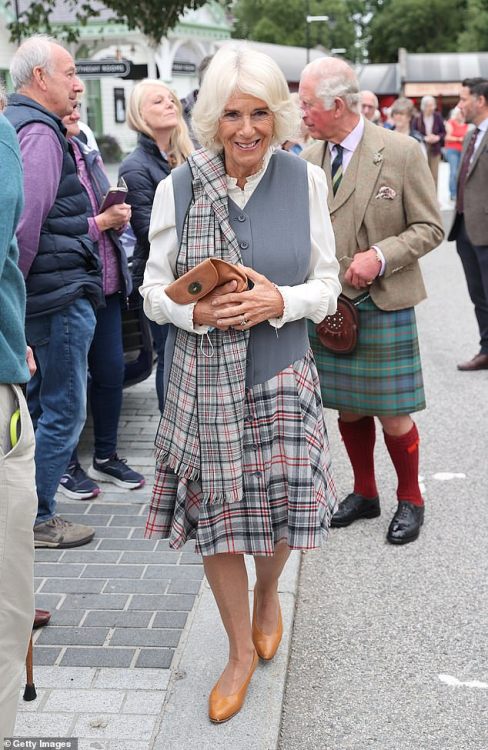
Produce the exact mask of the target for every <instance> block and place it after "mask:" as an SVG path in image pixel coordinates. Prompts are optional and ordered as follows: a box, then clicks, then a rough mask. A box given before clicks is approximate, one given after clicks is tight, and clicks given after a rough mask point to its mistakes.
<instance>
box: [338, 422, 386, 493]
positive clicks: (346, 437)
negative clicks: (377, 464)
mask: <svg viewBox="0 0 488 750" xmlns="http://www.w3.org/2000/svg"><path fill="white" fill-rule="evenodd" d="M338 423H339V431H340V433H341V435H342V439H343V441H344V445H345V446H346V451H347V455H348V456H349V460H350V462H351V466H352V470H353V472H354V492H355V493H356V494H357V495H362V496H363V497H366V498H368V499H370V500H372V499H373V498H375V497H377V496H378V488H377V487H376V479H375V476H374V444H375V440H376V430H375V425H374V417H363V418H362V419H358V420H357V421H356V422H344V421H343V420H342V419H339V420H338Z"/></svg>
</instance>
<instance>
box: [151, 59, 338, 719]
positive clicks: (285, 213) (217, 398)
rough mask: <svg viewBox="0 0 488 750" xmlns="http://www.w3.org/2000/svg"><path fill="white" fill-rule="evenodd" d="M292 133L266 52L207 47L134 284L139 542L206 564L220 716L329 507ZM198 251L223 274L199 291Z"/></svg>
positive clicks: (259, 654) (266, 647)
mask: <svg viewBox="0 0 488 750" xmlns="http://www.w3.org/2000/svg"><path fill="white" fill-rule="evenodd" d="M298 122H299V113H298V110H297V107H296V105H294V104H293V102H292V101H291V99H290V94H289V91H288V86H287V83H286V80H285V78H284V76H283V74H282V72H281V71H280V69H279V68H278V66H277V65H276V63H275V62H274V61H273V60H272V59H271V58H270V57H268V56H267V55H264V54H262V53H260V52H256V51H255V50H252V49H250V48H247V47H234V46H233V45H226V46H224V47H222V48H221V49H220V50H219V51H218V52H217V53H216V54H215V56H214V58H213V59H212V62H211V63H210V65H209V67H208V70H207V72H206V74H205V78H204V80H203V83H202V87H201V89H200V91H199V94H198V100H197V103H196V105H195V108H194V110H193V120H192V124H193V129H194V132H195V135H196V137H197V138H198V141H199V143H201V144H202V148H200V149H198V150H197V151H195V152H194V153H193V154H191V155H190V156H189V157H188V160H187V162H186V163H185V164H184V165H182V166H181V167H178V169H175V171H174V172H173V174H172V175H171V176H170V177H169V179H167V180H165V181H164V182H163V183H162V184H161V185H160V186H159V187H158V190H157V193H156V197H155V200H154V209H153V214H152V220H151V229H150V239H151V252H150V255H149V260H148V263H147V266H146V272H145V274H144V284H143V286H142V288H141V294H142V295H143V297H144V310H145V312H146V314H147V316H148V317H149V318H150V319H152V320H154V321H156V322H158V323H160V324H163V323H171V326H170V333H169V334H168V345H167V349H166V352H167V373H165V380H166V381H167V398H166V402H165V407H164V412H163V416H162V418H161V423H160V427H159V429H158V434H157V437H156V446H157V470H156V479H155V484H154V490H153V495H152V500H151V507H150V511H149V517H148V521H147V527H146V534H147V536H160V537H164V538H169V539H170V547H172V548H173V549H179V548H180V547H181V546H182V545H183V544H184V543H185V541H186V540H188V539H194V540H195V548H196V551H197V552H198V553H200V554H201V555H203V563H204V568H205V574H206V576H207V580H208V582H209V584H210V586H211V589H212V592H213V594H214V596H215V599H216V601H217V605H218V608H219V611H220V615H221V618H222V621H223V625H224V628H225V630H226V633H227V637H228V641H229V654H228V662H227V664H226V666H225V668H224V670H223V672H222V674H221V675H220V677H219V679H218V681H217V683H216V684H215V686H214V688H213V690H212V691H211V693H210V697H209V705H208V712H209V718H210V720H211V721H213V722H216V723H220V722H223V721H227V719H230V718H231V717H232V716H234V715H235V714H236V713H237V712H238V711H239V710H240V709H241V707H242V705H243V703H244V699H245V696H246V691H247V688H248V685H249V683H250V681H251V678H252V675H253V672H254V670H255V669H256V666H257V663H258V661H259V658H261V659H263V660H266V661H269V660H270V659H272V658H273V656H274V655H275V653H276V651H277V649H278V647H279V644H280V641H281V637H282V633H283V622H282V616H281V609H280V602H279V597H278V579H279V576H280V574H281V572H282V570H283V567H284V565H285V563H286V561H287V559H288V556H289V554H290V550H291V549H312V548H316V547H319V546H320V544H321V542H322V539H323V538H324V537H325V536H326V535H327V529H328V526H329V523H330V517H331V513H332V511H333V509H334V507H335V488H334V483H333V481H332V478H331V474H330V461H329V448H328V441H327V433H326V430H325V423H324V415H323V409H322V402H321V398H320V385H319V380H318V376H317V370H316V367H315V362H314V359H313V355H312V353H311V350H310V343H309V340H308V334H307V322H306V319H307V318H310V319H311V320H313V321H315V323H318V322H319V321H321V320H322V319H323V318H324V316H326V315H328V314H331V313H334V312H335V310H336V300H337V296H338V294H339V292H340V284H339V280H338V270H339V266H338V263H337V261H336V258H335V243H334V235H333V232H332V225H331V221H330V217H329V213H328V210H327V182H326V179H325V175H324V172H323V171H322V169H321V168H320V167H317V166H314V165H311V164H307V162H305V161H304V160H303V159H297V158H296V157H295V156H293V155H292V154H289V153H287V152H286V151H284V150H281V149H280V144H282V143H283V142H284V141H286V140H289V139H290V138H291V137H292V136H293V134H294V133H295V132H296V129H297V126H298ZM210 258H212V259H213V261H214V266H215V267H217V268H222V266H224V267H225V268H227V271H229V265H227V266H225V264H222V261H227V262H228V264H232V265H231V266H230V268H231V269H232V274H233V276H234V278H231V279H230V280H227V281H226V280H225V277H222V278H220V280H219V279H217V280H216V287H215V288H213V289H212V290H211V291H210V293H208V294H206V293H205V292H206V291H207V290H208V287H206V286H205V279H204V278H203V277H202V276H200V275H199V274H200V273H201V262H202V261H207V266H208V260H209V259H210ZM219 260H220V263H219ZM241 264H242V265H241ZM204 267H205V266H204ZM188 271H190V274H189V275H187V272H188ZM189 276H190V278H189ZM236 277H237V278H238V279H239V282H240V283H238V281H237V278H236ZM228 278H229V277H227V279H228ZM192 279H193V280H192ZM175 280H176V281H175ZM170 286H171V289H170ZM246 554H248V555H252V556H253V557H254V563H255V568H256V586H255V588H254V606H253V613H252V617H251V615H250V612H249V601H248V579H247V573H246V566H245V562H244V555H246Z"/></svg>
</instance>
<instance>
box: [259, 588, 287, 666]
mask: <svg viewBox="0 0 488 750" xmlns="http://www.w3.org/2000/svg"><path fill="white" fill-rule="evenodd" d="M278 607H279V609H278V625H277V627H276V630H275V632H274V633H272V634H271V635H268V634H267V633H263V631H262V630H260V629H259V628H258V625H257V623H256V592H254V603H253V612H252V642H253V643H254V648H255V649H256V651H257V652H258V654H259V656H260V657H261V659H264V660H265V661H269V660H270V659H272V658H273V656H274V655H275V654H276V652H277V651H278V646H279V645H280V643H281V639H282V637H283V618H282V616H281V607H280V605H279V604H278Z"/></svg>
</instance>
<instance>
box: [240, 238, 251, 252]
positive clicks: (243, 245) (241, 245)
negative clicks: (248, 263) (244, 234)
mask: <svg viewBox="0 0 488 750" xmlns="http://www.w3.org/2000/svg"><path fill="white" fill-rule="evenodd" d="M240 247H242V249H243V250H246V249H247V248H248V247H249V242H246V241H245V240H244V242H241V243H240Z"/></svg>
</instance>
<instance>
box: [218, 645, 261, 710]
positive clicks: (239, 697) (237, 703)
mask: <svg viewBox="0 0 488 750" xmlns="http://www.w3.org/2000/svg"><path fill="white" fill-rule="evenodd" d="M258 662H259V657H258V655H257V653H256V652H254V655H253V657H252V664H251V668H250V670H249V672H248V674H247V677H246V679H245V680H244V682H243V683H242V685H241V687H240V688H239V690H237V691H236V692H235V693H232V694H231V695H221V694H220V692H219V683H218V682H217V683H216V684H215V685H214V687H213V688H212V691H211V693H210V695H209V698H208V717H209V719H210V721H212V722H213V723H214V724H222V723H223V722H224V721H228V720H229V719H232V717H233V716H235V715H236V714H237V713H239V711H240V710H241V708H242V706H243V705H244V701H245V699H246V693H247V688H248V687H249V683H250V682H251V677H252V676H253V674H254V670H255V669H256V667H257V665H258Z"/></svg>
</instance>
